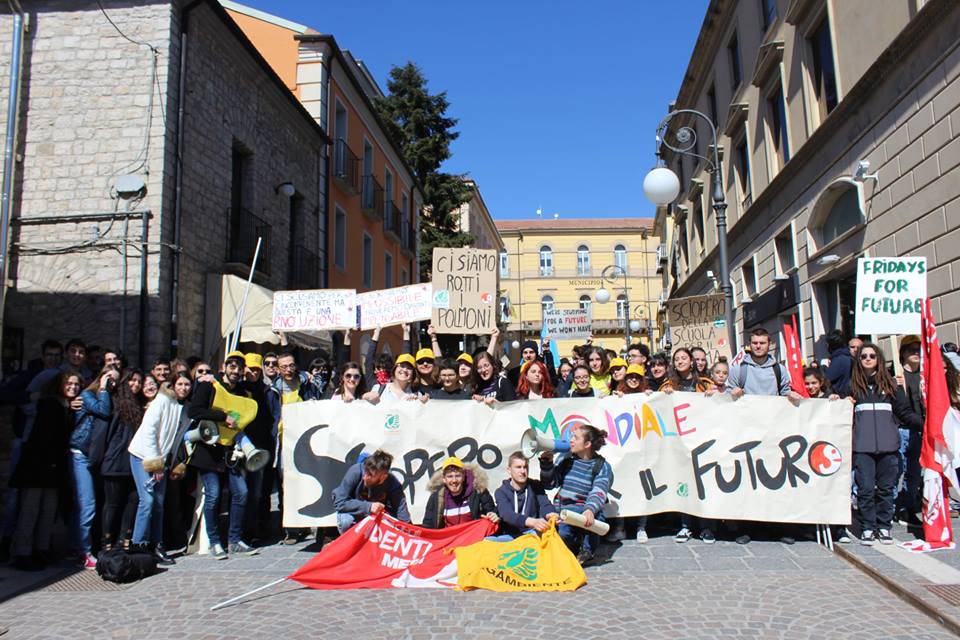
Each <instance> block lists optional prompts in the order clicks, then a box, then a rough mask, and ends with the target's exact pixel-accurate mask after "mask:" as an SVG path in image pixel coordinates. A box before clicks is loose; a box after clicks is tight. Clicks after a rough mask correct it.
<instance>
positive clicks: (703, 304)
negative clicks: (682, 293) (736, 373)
mask: <svg viewBox="0 0 960 640" xmlns="http://www.w3.org/2000/svg"><path fill="white" fill-rule="evenodd" d="M725 312H726V302H725V300H724V298H723V294H722V293H718V294H712V295H706V296H690V297H688V298H674V299H672V300H668V301H667V318H668V321H669V323H670V339H671V341H672V342H673V346H674V348H676V347H686V348H687V349H692V348H693V347H700V348H702V349H703V350H704V351H706V352H707V358H708V359H709V361H710V364H711V365H712V364H713V363H714V362H716V361H717V360H718V359H719V357H720V356H724V357H725V358H726V359H727V361H730V360H731V359H732V357H733V356H732V353H731V349H730V339H729V332H728V331H727V323H726V320H725V315H724V314H725Z"/></svg>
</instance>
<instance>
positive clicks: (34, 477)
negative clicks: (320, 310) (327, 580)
mask: <svg viewBox="0 0 960 640" xmlns="http://www.w3.org/2000/svg"><path fill="white" fill-rule="evenodd" d="M403 330H404V350H403V353H401V354H400V355H398V356H396V357H393V356H391V355H389V354H387V353H380V352H379V348H378V343H379V334H380V331H379V329H378V330H376V331H374V333H373V336H372V340H370V341H368V343H367V345H366V347H365V349H364V350H363V353H362V357H361V360H362V363H361V362H356V361H353V360H351V359H350V344H351V339H354V338H356V333H355V332H354V333H353V335H351V332H348V333H346V334H345V337H344V339H343V341H342V345H341V346H340V347H339V348H338V349H337V353H336V355H335V357H332V358H331V357H330V356H329V355H327V354H323V353H321V355H319V356H318V357H316V358H314V359H313V360H311V361H310V362H309V364H308V366H307V367H306V370H304V371H301V370H300V369H299V366H298V357H299V354H298V353H297V351H296V350H291V349H288V348H286V346H285V340H284V341H283V342H282V345H283V346H282V347H281V348H280V349H279V350H278V351H276V352H268V353H264V354H259V353H246V354H244V353H241V352H238V351H234V352H231V353H228V354H227V356H226V357H225V358H224V361H223V362H222V363H219V362H218V363H216V365H213V363H209V362H205V361H203V360H201V359H200V358H189V359H187V360H172V361H168V360H165V359H158V360H156V361H155V362H153V363H152V366H151V367H150V369H149V370H147V371H142V370H140V369H137V368H135V367H130V366H128V363H126V362H125V361H124V358H123V356H122V354H120V353H118V352H117V351H114V350H111V349H106V348H101V347H96V346H92V345H91V346H88V345H86V344H84V342H83V341H82V340H78V339H74V340H70V341H69V342H67V343H66V345H61V344H60V343H59V342H56V341H53V340H48V341H46V342H45V343H44V344H43V346H42V352H41V357H40V358H38V359H37V360H35V361H32V362H30V363H29V365H28V366H27V367H26V368H25V369H24V370H23V371H22V372H21V373H19V374H18V375H16V376H14V377H13V378H11V379H9V380H8V381H7V382H6V383H5V384H4V385H3V386H2V387H0V402H2V403H3V404H7V405H13V406H14V407H15V410H14V414H13V436H14V438H13V444H12V449H11V461H10V464H11V471H10V482H9V485H10V488H9V490H8V491H7V493H6V495H5V501H4V503H3V516H2V521H0V535H2V539H0V552H2V553H3V554H4V555H5V556H6V557H7V558H8V559H9V561H10V562H11V564H12V566H13V567H15V568H17V569H22V570H37V569H40V568H43V567H44V566H45V565H47V564H48V563H50V562H54V561H56V560H58V559H59V558H58V556H56V555H55V554H54V553H53V550H52V547H51V539H52V536H53V531H54V528H55V523H56V520H57V517H58V515H59V516H62V517H63V519H64V521H65V522H66V524H67V530H68V532H69V542H68V549H69V551H68V556H69V557H70V558H76V559H77V561H78V562H79V563H80V564H82V565H83V566H85V567H87V568H95V567H96V564H97V554H98V553H101V552H104V551H109V550H111V549H117V548H123V549H128V550H133V551H136V552H141V553H149V554H151V555H152V556H153V557H154V558H155V559H156V560H157V562H159V563H161V564H167V565H169V564H174V563H175V560H174V557H176V556H177V555H179V554H183V553H185V552H186V549H187V546H188V542H189V540H190V539H191V537H192V536H193V534H194V529H195V526H196V518H195V516H194V504H195V496H196V495H197V494H198V493H199V491H198V489H199V488H201V487H202V489H203V494H204V495H205V501H204V508H203V515H204V519H203V520H204V526H205V533H206V537H207V539H208V540H209V544H210V553H211V555H212V557H214V558H216V559H224V558H227V557H230V556H248V555H254V554H256V553H257V548H258V546H261V545H262V544H266V543H269V542H271V541H280V542H281V543H285V544H295V543H298V542H300V541H302V540H304V539H305V538H306V537H307V536H308V535H309V533H310V532H309V530H306V529H286V530H281V529H279V527H278V525H277V524H276V522H275V518H274V517H273V514H274V513H275V512H274V511H273V501H272V496H273V495H274V494H276V495H277V496H278V498H279V500H280V502H281V505H282V500H283V469H282V465H281V464H279V461H280V455H279V454H280V450H279V447H280V442H281V440H282V438H281V436H282V430H283V423H282V420H281V416H282V407H283V406H284V405H288V404H291V403H296V402H303V401H308V400H322V399H327V400H332V401H336V402H345V403H349V402H369V403H373V404H385V405H395V404H398V403H403V402H424V403H426V402H435V401H444V400H473V401H477V402H483V403H487V404H493V403H497V402H512V401H523V400H539V399H551V398H562V397H607V396H619V397H622V396H623V395H627V394H635V393H652V392H654V391H662V392H665V393H673V392H693V393H702V394H705V395H713V394H729V395H730V396H731V397H732V398H734V399H737V398H740V397H742V396H744V395H767V396H783V397H785V398H786V399H787V400H789V401H791V402H798V401H800V399H801V394H799V393H798V392H797V390H795V389H793V388H792V387H791V378H790V375H789V373H788V371H787V369H786V367H785V366H784V365H782V364H781V363H780V362H778V361H777V359H776V358H775V357H774V356H773V355H772V354H771V353H770V347H771V344H770V336H769V334H768V333H767V332H766V331H765V330H763V329H755V330H753V331H752V332H751V333H750V335H749V345H748V346H747V347H745V350H744V353H743V354H741V355H740V356H738V358H736V359H735V360H734V361H732V362H727V361H726V360H724V359H723V358H720V359H718V360H717V361H715V362H710V359H709V357H708V354H707V352H706V351H705V350H704V349H702V348H699V347H694V348H686V347H678V348H675V349H673V350H672V352H670V353H664V352H661V353H650V351H649V349H648V347H647V346H646V345H643V344H631V345H629V346H628V348H627V349H626V350H625V352H624V353H623V354H618V353H616V352H613V351H611V350H609V349H604V348H602V347H600V346H596V345H593V344H592V341H588V343H587V344H584V345H580V346H577V347H574V348H573V350H572V353H571V354H570V356H569V357H568V358H561V359H559V360H558V361H555V359H554V357H553V354H552V353H550V351H549V348H548V345H549V342H547V341H544V342H542V343H539V344H538V343H537V342H534V341H527V342H524V343H523V344H522V345H521V354H520V356H521V358H520V363H519V365H518V366H515V367H512V368H510V369H508V370H504V369H503V367H502V364H501V358H500V357H498V356H497V355H496V354H498V353H499V352H498V350H497V345H498V340H499V337H500V336H499V332H498V331H494V333H493V334H492V335H491V336H490V341H489V344H488V345H487V347H486V348H485V349H482V350H479V351H477V352H475V353H460V354H456V353H452V354H444V353H443V351H442V349H441V348H440V345H439V342H438V340H437V335H436V331H435V330H434V328H433V327H429V328H428V330H427V333H428V336H429V338H430V340H431V342H432V345H431V347H432V348H431V347H424V348H421V349H418V350H416V351H415V352H412V353H411V351H412V350H411V348H410V339H409V338H410V333H409V331H410V329H409V326H407V325H404V327H403ZM826 342H827V345H828V347H829V352H830V355H829V358H826V359H824V360H823V361H821V362H810V363H808V366H807V368H805V369H804V372H803V376H804V387H805V390H806V392H807V395H809V396H810V397H816V398H827V399H829V400H831V401H843V402H847V401H849V402H851V403H853V404H854V424H853V469H854V478H853V485H854V487H855V499H854V501H853V508H854V509H855V510H856V517H855V522H856V523H857V530H858V536H859V539H860V541H861V543H862V544H873V543H874V542H876V541H879V542H881V543H891V542H892V541H893V539H892V537H891V533H890V532H891V527H892V524H893V521H894V519H895V518H896V519H899V520H900V521H902V522H903V523H905V524H908V525H917V524H918V513H919V511H920V506H921V495H920V494H921V473H920V465H919V456H920V442H921V434H922V429H923V423H924V404H923V400H922V398H921V394H920V346H921V345H920V340H919V338H918V337H917V336H904V337H903V338H901V340H900V343H899V354H898V356H899V363H900V365H901V366H900V367H897V370H902V374H901V375H899V376H895V375H893V374H892V373H891V371H890V368H889V366H888V361H887V359H886V357H885V354H884V353H883V351H882V350H881V349H880V347H879V346H878V345H876V344H873V343H870V342H863V341H862V340H860V339H858V338H851V339H845V337H844V336H842V335H840V333H839V332H833V333H831V334H830V335H828V336H826ZM943 351H944V356H945V357H944V363H945V369H946V371H945V375H946V379H947V383H948V388H949V391H950V394H951V401H952V403H953V405H954V406H955V407H957V408H960V374H958V371H960V356H958V355H957V346H956V345H955V344H952V343H951V344H946V345H944V347H943ZM218 393H225V394H230V395H237V396H241V397H244V398H247V399H251V400H253V401H255V403H256V407H257V410H256V417H255V418H253V419H252V420H251V421H250V423H249V424H248V425H246V428H245V429H243V432H242V436H237V437H238V442H239V441H240V440H239V439H240V438H241V437H242V438H243V439H244V440H247V439H248V440H249V444H250V445H251V446H252V447H253V448H255V449H257V450H260V451H262V452H265V454H264V455H267V456H269V460H268V462H267V464H265V465H263V466H261V467H260V468H258V469H256V470H250V469H248V468H247V467H246V466H245V465H244V464H243V454H242V453H241V452H240V451H239V450H238V449H237V448H235V447H234V445H233V443H231V444H226V443H222V442H221V441H216V442H208V441H206V440H203V439H198V438H192V437H191V434H192V433H193V432H194V431H195V430H196V429H197V425H198V424H200V423H201V421H212V422H214V423H220V424H224V425H226V426H227V427H229V428H233V427H236V418H235V416H233V415H232V414H227V413H226V412H224V411H223V410H222V409H221V408H217V407H215V406H214V405H215V403H214V398H215V396H216V395H217V394H218ZM605 436H606V434H605V432H603V431H601V430H599V429H596V428H594V427H591V426H589V425H588V426H587V427H582V428H579V429H577V430H575V433H573V434H571V439H570V449H571V451H570V453H569V454H565V455H561V456H560V458H559V459H558V460H554V459H553V456H552V454H550V453H549V452H546V453H544V454H543V455H542V456H541V459H540V467H541V482H537V481H534V480H531V479H529V478H528V477H527V472H528V469H527V461H526V459H524V458H523V456H522V455H521V454H519V453H515V454H513V455H511V456H510V457H509V459H508V474H509V477H508V478H507V479H505V480H503V482H502V484H501V486H500V487H499V488H497V489H496V491H495V494H496V500H495V499H494V498H493V496H491V495H490V492H489V489H488V482H487V478H486V476H485V475H484V473H483V472H482V470H479V469H478V468H476V467H473V466H471V465H465V464H464V463H463V462H462V461H460V460H459V459H457V458H453V457H451V458H448V459H447V460H445V461H444V463H443V465H442V468H441V469H440V470H439V471H438V473H437V475H436V477H435V478H433V479H432V481H431V491H432V492H433V493H432V494H431V497H430V499H429V501H428V503H427V514H426V517H425V520H424V525H425V526H430V527H441V526H448V525H452V524H457V523H460V522H465V521H468V520H471V519H476V518H479V517H486V518H488V519H490V520H491V521H492V522H495V523H498V524H499V526H500V532H501V534H502V535H516V534H518V533H521V532H523V531H526V530H532V531H543V530H544V529H545V528H546V526H547V524H546V517H547V516H548V515H549V514H551V513H555V512H558V511H559V510H560V509H566V510H572V511H576V512H578V513H582V514H583V516H584V518H585V519H586V520H587V525H588V526H589V525H590V524H592V523H593V521H594V520H595V519H596V520H602V519H603V518H604V516H603V508H602V507H603V503H604V501H605V500H606V494H607V492H608V491H609V490H610V482H611V478H612V473H611V471H610V465H609V464H608V463H606V462H605V461H604V459H603V457H602V456H600V455H599V453H598V450H599V449H600V447H602V446H603V444H604V438H605ZM391 461H392V459H391V458H390V455H389V454H387V453H385V452H382V451H378V452H377V453H375V454H373V455H371V456H369V457H366V458H365V459H364V460H362V461H361V462H360V463H358V464H357V465H355V466H354V467H353V468H351V469H350V470H349V471H348V473H347V475H346V477H345V478H344V481H343V484H341V486H340V487H339V488H338V489H337V491H336V492H334V495H333V499H334V504H335V507H336V510H337V518H338V529H339V530H340V531H345V530H346V529H347V528H349V526H352V524H353V523H354V522H356V521H357V520H358V519H360V518H361V517H362V516H365V515H368V514H371V513H372V514H376V513H378V512H379V511H381V510H384V509H386V510H387V511H389V512H390V513H391V514H393V515H395V516H397V517H399V518H401V519H405V520H409V513H408V511H407V508H406V504H405V502H404V500H403V494H402V492H401V491H400V487H399V483H397V481H396V480H395V479H394V478H393V477H392V476H391V475H390V474H389V469H390V464H391ZM553 488H556V489H557V493H556V496H555V498H554V500H553V501H552V502H551V501H550V500H548V499H547V498H546V494H545V491H546V490H549V489H553ZM227 493H229V496H230V499H229V503H228V502H227V501H226V500H225V499H224V498H225V495H226V494H227ZM281 510H282V507H281ZM225 513H227V514H228V518H227V522H228V525H227V526H226V527H224V528H223V529H224V531H225V532H226V536H225V541H226V542H225V543H224V536H222V535H221V533H222V531H221V516H222V515H224V514H225ZM655 518H658V519H661V520H662V521H663V522H665V523H666V522H669V521H673V519H674V518H675V516H674V515H672V514H666V515H661V516H656V517H655ZM648 520H649V519H648V518H647V517H646V516H643V517H639V518H630V519H627V522H624V520H623V519H618V520H617V521H615V522H614V523H612V524H613V525H614V526H613V534H614V535H618V536H620V535H626V534H625V530H626V526H627V525H629V526H630V527H631V529H633V531H631V533H630V535H632V536H635V537H636V540H637V541H639V542H646V541H647V540H648V539H649V535H648V532H647V531H648V528H649V527H648ZM560 531H561V536H562V537H563V538H564V540H566V541H567V542H568V544H569V545H570V546H571V548H572V549H573V550H574V551H575V552H577V553H578V554H579V555H578V559H579V560H580V561H581V562H588V561H589V560H590V559H591V558H592V556H593V552H594V550H595V549H596V544H597V540H596V538H595V536H592V535H586V534H585V533H584V530H582V529H577V528H573V527H568V526H566V525H563V526H561V529H560ZM802 533H804V532H803V531H802V530H801V528H800V527H798V526H784V525H773V524H764V523H757V522H734V521H726V522H723V523H719V522H714V521H709V520H705V519H698V518H694V517H692V516H689V515H687V514H679V529H678V530H676V534H675V540H676V541H677V542H679V543H683V542H687V541H688V540H690V539H691V538H693V537H694V535H695V534H696V535H697V536H698V537H699V538H700V539H701V540H702V541H703V542H704V543H708V544H709V543H712V542H714V541H715V540H716V538H717V536H718V535H726V534H729V535H730V537H732V538H733V539H735V540H736V542H738V543H740V544H746V543H749V542H750V540H751V536H754V537H756V536H764V537H771V536H772V537H773V538H774V539H779V540H781V541H782V542H784V543H787V544H792V543H793V542H794V541H795V538H796V536H798V535H801V534H802ZM833 534H834V537H835V538H836V539H837V540H838V541H839V542H842V543H844V542H850V541H851V538H850V534H849V533H848V532H847V531H846V529H845V528H843V527H834V528H833ZM319 535H322V533H318V536H319Z"/></svg>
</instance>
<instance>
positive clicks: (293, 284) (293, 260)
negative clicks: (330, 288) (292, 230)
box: [287, 245, 320, 289]
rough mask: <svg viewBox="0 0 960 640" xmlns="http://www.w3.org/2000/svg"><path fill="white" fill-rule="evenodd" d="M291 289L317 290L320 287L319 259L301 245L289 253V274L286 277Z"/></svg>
mask: <svg viewBox="0 0 960 640" xmlns="http://www.w3.org/2000/svg"><path fill="white" fill-rule="evenodd" d="M287 280H288V284H289V287H290V288H291V289H317V288H319V287H320V258H319V256H317V254H315V253H314V252H312V251H310V249H307V248H306V247H304V246H302V245H296V246H295V247H293V249H292V250H291V252H290V273H289V276H288V277H287Z"/></svg>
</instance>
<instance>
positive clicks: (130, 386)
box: [91, 369, 144, 551]
mask: <svg viewBox="0 0 960 640" xmlns="http://www.w3.org/2000/svg"><path fill="white" fill-rule="evenodd" d="M142 385H143V372H141V371H140V370H139V369H127V371H126V372H125V373H124V375H123V378H121V379H120V382H119V383H118V384H117V396H116V400H115V401H114V411H113V416H112V417H111V419H110V420H109V421H106V420H103V421H100V422H99V424H98V425H97V426H96V427H95V430H94V436H93V443H91V462H92V463H95V464H96V466H98V467H99V470H100V475H101V477H102V478H103V495H104V500H103V512H102V514H101V515H102V522H101V530H102V533H101V535H102V545H103V549H104V551H109V550H110V549H111V548H113V546H114V545H117V544H120V543H121V542H122V541H124V540H126V541H129V540H130V538H131V536H132V535H133V523H134V520H135V518H136V515H137V504H138V502H139V498H138V497H137V488H136V486H135V485H134V483H133V472H132V471H130V454H129V452H128V447H129V446H130V441H131V440H132V439H133V435H134V434H135V433H136V432H137V429H139V428H140V423H141V422H142V421H143V411H144V402H143V396H142V395H140V389H141V388H142Z"/></svg>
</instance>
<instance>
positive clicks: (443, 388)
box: [429, 358, 470, 400]
mask: <svg viewBox="0 0 960 640" xmlns="http://www.w3.org/2000/svg"><path fill="white" fill-rule="evenodd" d="M459 368H460V367H459V365H458V363H457V362H454V361H453V360H451V359H450V358H445V359H443V360H441V361H440V363H439V364H438V365H437V371H438V372H439V374H438V376H437V378H438V380H439V381H440V387H439V388H438V389H430V394H429V396H430V399H431V400H469V399H470V396H468V395H467V392H466V391H464V390H463V387H461V386H460V372H459Z"/></svg>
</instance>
